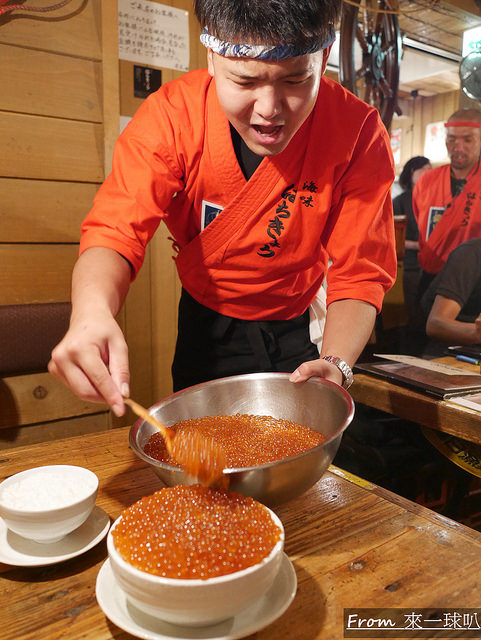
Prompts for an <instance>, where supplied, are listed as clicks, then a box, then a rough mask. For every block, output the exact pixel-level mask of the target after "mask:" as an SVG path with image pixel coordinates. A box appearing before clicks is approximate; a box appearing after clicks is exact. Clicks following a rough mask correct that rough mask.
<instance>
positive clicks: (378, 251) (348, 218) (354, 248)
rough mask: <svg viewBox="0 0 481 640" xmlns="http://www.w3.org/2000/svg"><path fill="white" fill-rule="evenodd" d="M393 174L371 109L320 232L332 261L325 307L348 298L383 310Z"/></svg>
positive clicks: (391, 258) (391, 259)
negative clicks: (323, 230)
mask: <svg viewBox="0 0 481 640" xmlns="http://www.w3.org/2000/svg"><path fill="white" fill-rule="evenodd" d="M340 143H341V142H340ZM394 175H395V174H394V162H393V158H392V153H391V145H390V142H389V138H388V135H387V132H386V130H385V128H384V125H383V124H382V123H381V121H380V119H379V116H378V114H377V112H374V111H371V112H370V113H369V114H368V116H367V118H366V120H365V122H364V124H363V126H362V128H361V130H360V132H359V139H358V143H357V145H356V151H355V153H354V154H353V156H352V159H351V162H350V165H349V167H348V168H347V170H346V172H345V174H344V175H343V176H342V179H341V180H340V181H339V183H338V184H337V185H336V187H335V189H334V193H333V201H332V208H331V214H330V220H329V224H328V225H327V227H326V230H325V232H324V237H323V239H324V242H325V243H326V244H325V246H326V249H327V252H328V254H329V257H330V260H331V261H332V264H331V266H330V267H329V269H328V272H327V283H328V288H327V304H328V305H329V304H330V303H331V302H334V301H335V300H342V299H347V298H352V299H356V300H364V301H366V302H369V303H371V304H372V305H374V306H375V307H376V309H377V310H378V312H379V311H380V310H381V307H382V301H383V298H384V295H385V293H386V292H387V291H388V290H389V289H390V287H391V286H392V285H393V284H394V282H395V279H396V270H397V257H396V249H395V236H394V219H393V212H392V200H391V185H392V182H393V180H394Z"/></svg>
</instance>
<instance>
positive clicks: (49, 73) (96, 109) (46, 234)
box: [0, 0, 118, 448]
mask: <svg viewBox="0 0 481 640" xmlns="http://www.w3.org/2000/svg"><path fill="white" fill-rule="evenodd" d="M116 12H117V9H116V3H110V2H109V3H101V2H100V0H73V1H72V2H71V3H69V4H68V5H66V6H65V7H63V8H61V9H59V10H57V11H55V12H52V13H48V14H35V15H34V14H25V13H22V12H15V13H12V14H6V15H5V16H3V17H2V18H1V19H0V57H1V60H2V64H1V65H0V86H1V87H2V91H1V92H0V148H1V149H2V153H1V154H0V207H1V209H0V211H1V221H2V222H1V226H0V263H1V264H2V269H1V270H0V305H10V304H26V303H33V302H40V303H41V302H68V301H69V299H70V279H71V271H72V266H73V264H74V262H75V260H76V257H77V254H78V240H79V227H80V223H81V220H82V219H83V217H84V216H85V213H86V212H87V211H88V210H89V208H90V206H91V202H92V198H93V196H94V195H95V193H96V191H97V189H98V186H99V184H100V183H101V181H102V180H103V179H104V176H105V168H106V166H108V162H109V161H108V160H107V161H106V153H105V148H106V147H107V148H108V143H109V141H110V138H111V135H112V130H113V126H112V124H111V123H106V122H105V114H106V113H109V110H110V114H111V113H112V112H113V113H115V114H116V118H117V124H116V125H114V126H115V132H116V135H117V132H118V78H117V36H116V27H115V21H113V18H115V16H116ZM109 33H110V37H109ZM108 47H110V52H109V51H108ZM112 50H113V53H114V55H115V59H114V60H115V65H114V66H112V63H111V62H110V67H109V62H108V61H109V60H112V59H113V58H112ZM106 73H110V75H111V76H113V78H115V79H116V80H117V82H116V84H115V83H114V84H115V86H114V87H113V88H112V87H111V86H110V85H109V84H108V83H106V82H105V81H104V78H105V75H106ZM112 105H113V106H112ZM1 348H5V349H6V348H8V345H7V344H5V343H3V345H2V346H1ZM0 375H1V373H0ZM111 422H112V421H111V418H110V414H109V412H108V411H107V410H106V407H104V406H101V405H93V404H90V403H86V402H83V401H81V400H79V399H78V398H76V397H75V396H74V395H73V394H71V393H70V392H69V391H68V390H67V389H65V388H64V387H63V385H61V384H60V383H58V382H57V381H56V380H54V379H53V378H52V377H51V376H50V375H49V374H48V373H40V374H35V375H21V376H11V377H4V378H1V379H0V427H1V429H0V447H1V448H8V447H11V446H16V445H18V444H25V443H27V442H38V441H42V440H45V439H50V438H56V437H59V436H62V435H64V434H67V433H84V432H90V431H95V430H99V429H105V428H108V427H110V426H111Z"/></svg>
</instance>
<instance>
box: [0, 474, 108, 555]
mask: <svg viewBox="0 0 481 640" xmlns="http://www.w3.org/2000/svg"><path fill="white" fill-rule="evenodd" d="M98 487H99V480H98V478H97V476H96V475H95V473H93V472H92V471H90V470H89V469H85V468H84V467H77V466H74V465H64V464H60V465H47V466H44V467H34V468H32V469H27V470H26V471H21V472H20V473H16V474H15V475H13V476H10V477H9V478H7V479H6V480H4V481H3V482H2V483H1V484H0V517H1V518H3V520H4V522H5V525H6V526H7V528H8V529H10V530H11V531H13V532H15V533H17V534H18V535H20V536H22V537H24V538H28V539H29V540H34V541H35V542H41V543H45V544H51V543H55V542H58V541H59V540H61V539H62V538H64V537H65V536H66V535H68V534H69V533H71V532H72V531H74V530H75V529H77V528H78V527H80V525H82V524H83V523H84V522H85V520H87V518H88V517H89V515H90V513H91V511H92V509H93V508H94V505H95V500H96V498H97V491H98Z"/></svg>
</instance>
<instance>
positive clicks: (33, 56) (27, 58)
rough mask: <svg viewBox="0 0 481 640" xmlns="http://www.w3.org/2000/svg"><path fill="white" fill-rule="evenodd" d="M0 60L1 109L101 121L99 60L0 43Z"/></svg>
mask: <svg viewBox="0 0 481 640" xmlns="http://www.w3.org/2000/svg"><path fill="white" fill-rule="evenodd" d="M0 32H1V29H0ZM0 60H1V61H2V64H1V65H0V86H1V87H2V91H1V92H0V109H4V110H6V111H16V112H18V113H32V114H37V115H44V116H56V117H58V118H68V119H71V120H87V121H89V122H102V92H101V81H102V78H101V64H100V62H98V61H94V60H85V59H82V58H72V57H68V56H64V55H57V54H54V53H45V52H43V51H34V50H32V49H24V48H22V47H15V46H9V45H2V44H0ZM19 89H21V90H19Z"/></svg>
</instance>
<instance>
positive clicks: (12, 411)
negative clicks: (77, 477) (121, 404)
mask: <svg viewBox="0 0 481 640" xmlns="http://www.w3.org/2000/svg"><path fill="white" fill-rule="evenodd" d="M0 405H1V407H2V411H1V413H0V430H1V428H4V427H13V426H22V425H27V424H39V423H41V422H47V421H49V420H58V419H61V418H69V417H71V416H75V415H78V416H80V415H83V414H89V413H99V412H100V411H105V410H106V405H99V404H93V403H92V402H86V401H84V400H80V399H79V398H77V397H76V396H75V395H74V394H73V393H72V392H71V391H69V390H68V389H67V387H65V386H64V385H63V384H62V383H61V382H59V381H58V380H56V379H55V378H53V377H52V376H51V375H50V374H48V373H39V374H35V375H26V376H11V377H9V378H3V379H1V380H0ZM0 433H1V431H0Z"/></svg>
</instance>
